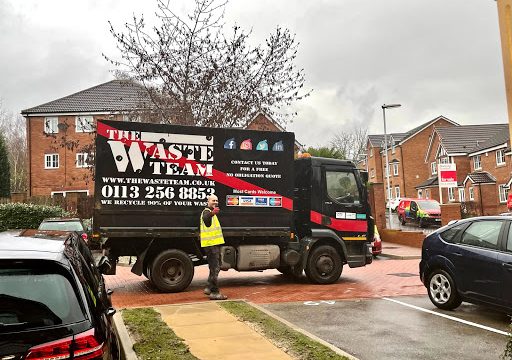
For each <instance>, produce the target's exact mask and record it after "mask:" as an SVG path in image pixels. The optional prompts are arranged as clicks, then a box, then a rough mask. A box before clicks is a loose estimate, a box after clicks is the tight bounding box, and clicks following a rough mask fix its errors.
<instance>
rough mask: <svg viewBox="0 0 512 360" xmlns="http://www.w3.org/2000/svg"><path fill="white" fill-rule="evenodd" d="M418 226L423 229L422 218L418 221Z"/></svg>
mask: <svg viewBox="0 0 512 360" xmlns="http://www.w3.org/2000/svg"><path fill="white" fill-rule="evenodd" d="M418 226H419V227H420V228H424V227H425V222H424V221H423V218H420V219H419V221H418Z"/></svg>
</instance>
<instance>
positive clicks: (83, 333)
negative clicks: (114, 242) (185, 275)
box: [0, 230, 121, 360]
mask: <svg viewBox="0 0 512 360" xmlns="http://www.w3.org/2000/svg"><path fill="white" fill-rule="evenodd" d="M33 231H34V230H32V232H33ZM48 233H49V232H48ZM48 233H46V234H48ZM105 259H106V258H103V259H102V260H101V263H100V264H99V265H100V268H102V269H103V270H106V265H108V263H107V262H106V261H105ZM92 262H93V257H92V254H91V252H90V250H89V248H88V247H87V245H86V244H85V242H84V241H83V239H82V238H81V237H80V236H79V235H78V234H77V233H69V232H60V233H57V232H53V233H52V235H51V236H49V235H45V231H44V230H43V232H42V233H38V235H37V237H29V236H27V233H26V232H23V233H22V234H20V236H15V235H14V234H12V233H2V234H0V359H24V360H31V359H70V358H71V359H77V360H81V359H83V360H85V359H102V360H107V359H109V360H113V359H116V360H119V359H120V355H121V354H120V346H119V339H118V336H117V334H116V331H115V329H114V326H113V320H112V315H113V314H114V313H115V310H114V309H113V308H112V305H111V302H110V299H109V296H108V292H107V291H106V289H105V285H104V281H103V276H102V275H101V273H100V268H99V267H97V266H95V265H94V263H92Z"/></svg>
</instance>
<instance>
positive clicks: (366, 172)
mask: <svg viewBox="0 0 512 360" xmlns="http://www.w3.org/2000/svg"><path fill="white" fill-rule="evenodd" d="M359 173H360V174H361V178H362V179H363V183H364V184H365V185H366V183H367V182H368V171H366V170H361V171H360V172H359Z"/></svg>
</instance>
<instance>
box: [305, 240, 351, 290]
mask: <svg viewBox="0 0 512 360" xmlns="http://www.w3.org/2000/svg"><path fill="white" fill-rule="evenodd" d="M342 271H343V263H342V261H341V256H340V254H339V253H338V252H337V251H336V249H335V248H333V247H332V246H330V245H321V246H318V247H316V248H314V249H313V250H312V251H311V253H310V254H309V257H308V261H307V265H306V276H307V277H308V279H309V280H310V281H311V282H312V283H315V284H332V283H334V282H336V281H337V280H338V279H339V278H340V275H341V272H342Z"/></svg>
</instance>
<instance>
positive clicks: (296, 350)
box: [219, 301, 348, 360]
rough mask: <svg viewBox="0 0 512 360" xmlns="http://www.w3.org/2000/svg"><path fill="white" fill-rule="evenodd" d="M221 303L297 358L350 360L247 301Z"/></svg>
mask: <svg viewBox="0 0 512 360" xmlns="http://www.w3.org/2000/svg"><path fill="white" fill-rule="evenodd" d="M219 305H220V306H222V307H223V308H224V309H226V310H227V311H228V312H230V313H231V314H233V315H234V316H236V317H237V318H238V319H240V320H241V321H244V322H248V323H251V324H253V326H254V327H255V328H256V329H257V330H258V331H259V332H261V333H262V334H263V335H264V336H265V337H266V338H267V339H269V341H271V342H272V343H273V344H275V345H276V346H278V347H279V348H281V349H285V350H287V352H288V353H289V354H290V355H291V356H292V357H294V358H296V359H314V360H331V359H336V360H348V358H347V357H345V356H341V355H339V354H337V353H335V352H334V351H332V350H331V349H329V348H328V347H327V346H325V345H322V344H320V343H318V342H316V341H314V340H312V339H310V338H309V337H307V336H305V335H303V334H301V333H299V332H297V331H295V330H293V329H291V328H290V327H288V326H287V325H285V324H283V323H282V322H280V321H278V320H276V319H274V318H272V317H270V316H268V315H267V314H265V313H263V312H261V311H259V310H258V309H256V308H254V307H252V306H250V305H248V304H246V303H245V302H238V301H228V302H222V303H219Z"/></svg>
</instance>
